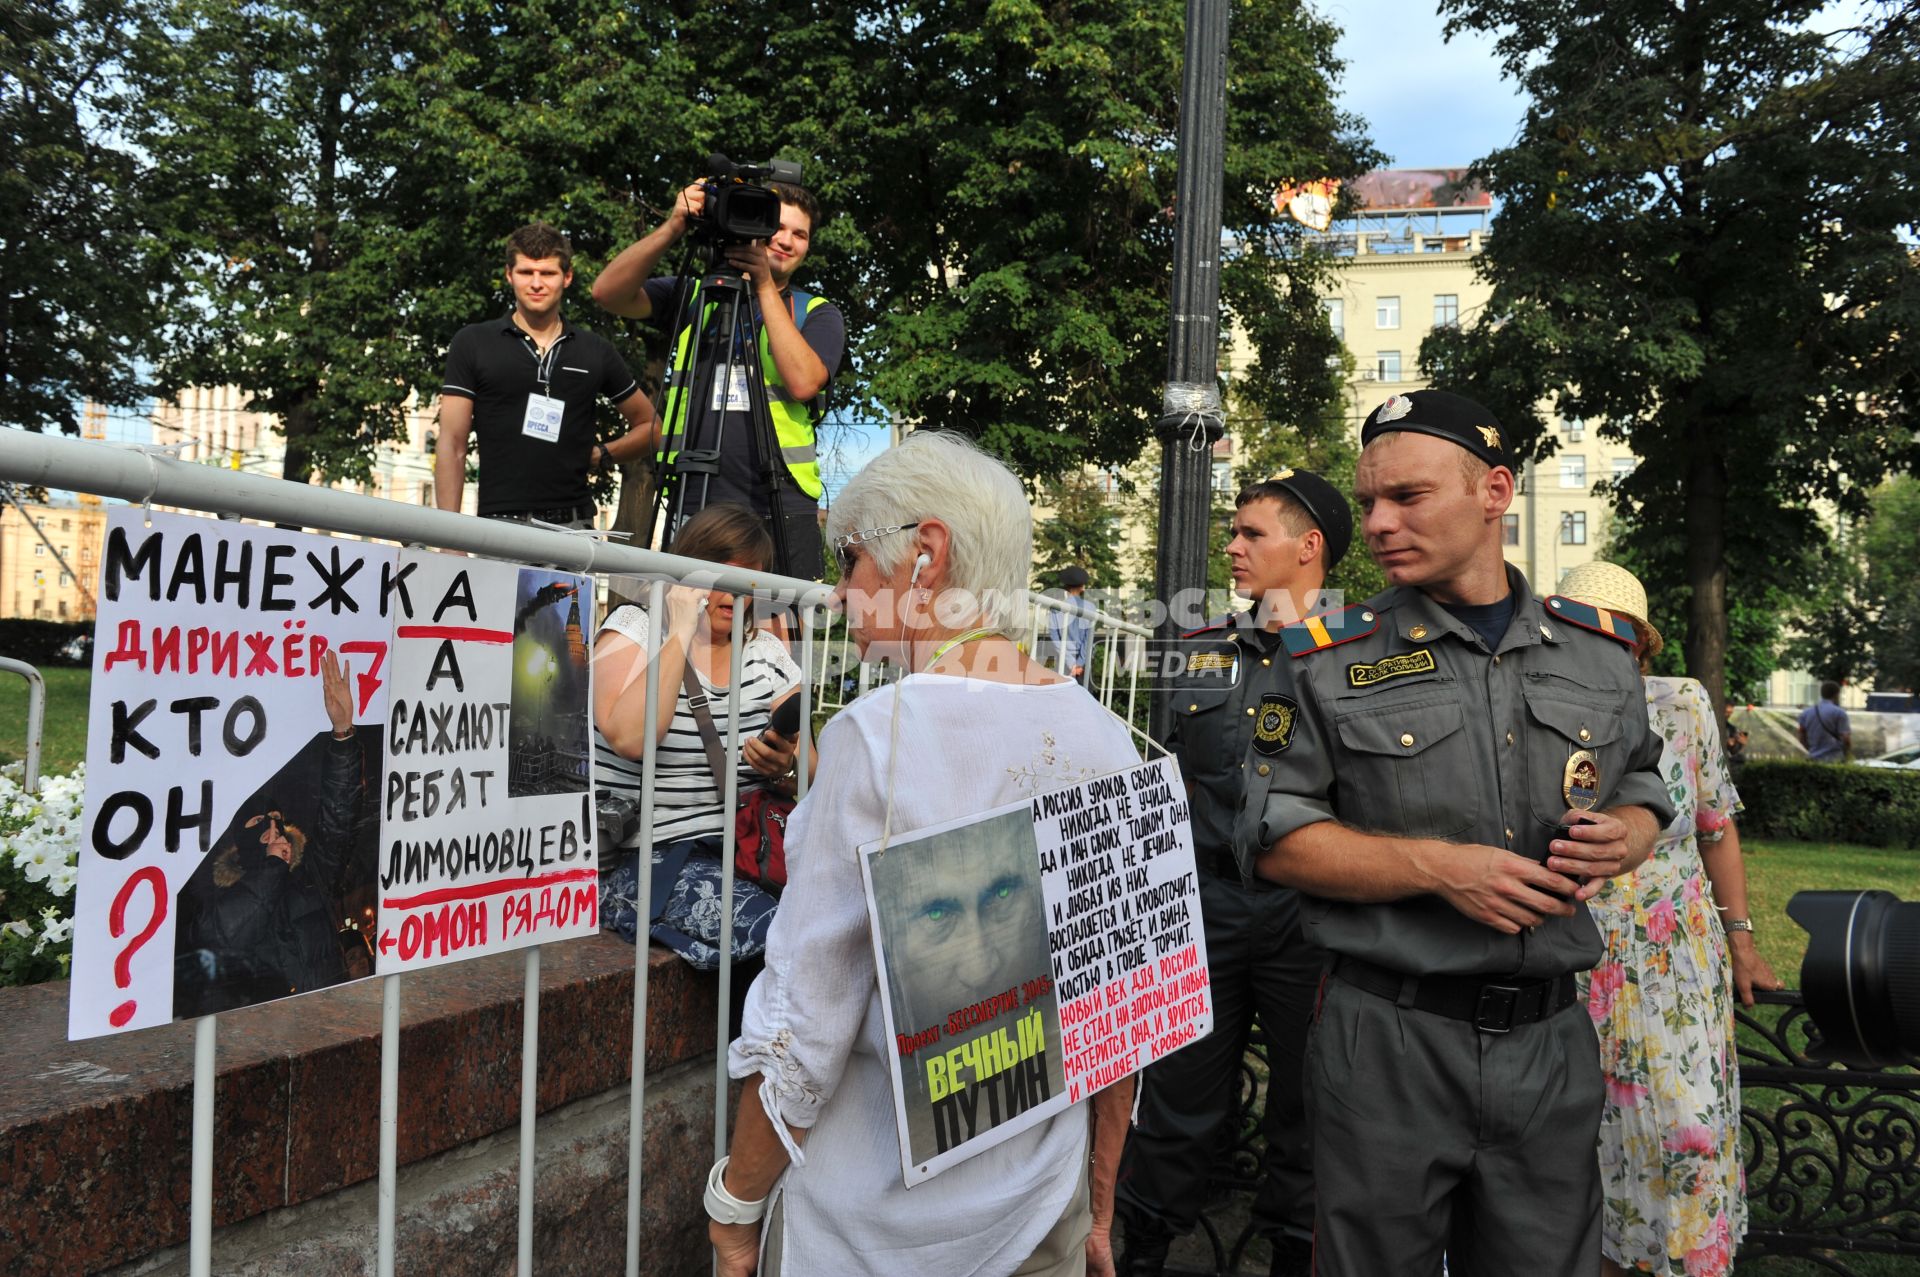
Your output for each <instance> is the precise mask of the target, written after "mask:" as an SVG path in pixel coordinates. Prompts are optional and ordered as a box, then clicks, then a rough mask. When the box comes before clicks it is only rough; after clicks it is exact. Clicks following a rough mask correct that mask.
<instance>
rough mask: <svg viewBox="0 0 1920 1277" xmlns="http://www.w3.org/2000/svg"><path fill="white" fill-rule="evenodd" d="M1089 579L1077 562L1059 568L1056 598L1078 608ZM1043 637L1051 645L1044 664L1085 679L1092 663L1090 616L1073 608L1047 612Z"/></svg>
mask: <svg viewBox="0 0 1920 1277" xmlns="http://www.w3.org/2000/svg"><path fill="white" fill-rule="evenodd" d="M1090 579H1091V578H1089V577H1088V576H1087V570H1086V569H1085V568H1083V567H1081V566H1080V565H1079V564H1078V563H1071V564H1068V565H1067V566H1066V567H1064V568H1062V569H1061V570H1060V597H1061V598H1063V599H1065V600H1066V601H1067V602H1068V603H1069V604H1070V605H1072V606H1074V607H1076V608H1078V607H1083V606H1085V603H1086V594H1087V585H1088V582H1089V581H1090ZM1046 626H1047V638H1048V639H1049V640H1050V641H1051V643H1052V647H1051V649H1050V652H1049V654H1048V655H1047V657H1046V663H1047V664H1048V665H1051V666H1053V667H1054V668H1055V669H1057V670H1059V671H1060V672H1061V673H1063V674H1071V675H1072V676H1073V677H1074V678H1076V679H1079V680H1080V681H1081V682H1083V683H1084V682H1086V680H1087V666H1089V665H1091V664H1092V663H1093V618H1092V617H1091V616H1088V615H1085V614H1082V613H1080V612H1077V611H1059V612H1056V611H1053V610H1052V609H1048V611H1047V619H1046Z"/></svg>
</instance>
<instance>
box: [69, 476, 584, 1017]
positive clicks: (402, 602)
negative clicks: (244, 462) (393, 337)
mask: <svg viewBox="0 0 1920 1277" xmlns="http://www.w3.org/2000/svg"><path fill="white" fill-rule="evenodd" d="M101 571H102V577H101V587H100V593H99V596H98V597H99V603H100V607H99V620H98V633H99V636H100V638H99V641H98V642H96V644H95V646H94V676H93V686H92V704H91V707H90V717H89V729H88V738H87V796H86V804H85V809H84V811H85V815H84V822H85V823H84V828H83V830H82V832H81V850H80V866H79V869H80V872H79V890H78V898H77V900H76V905H75V915H74V958H73V984H72V993H71V999H70V1002H69V1009H68V1036H69V1037H70V1038H75V1039H78V1038H85V1037H93V1036H97V1035H100V1034H105V1033H114V1032H120V1031H124V1030H131V1029H137V1028H144V1027H147V1026H149V1025H154V1024H164V1023H167V1022H168V1021H169V1020H173V1019H178V1018H183V1017H187V1016H197V1015H206V1014H211V1013H215V1012H219V1011H225V1010H229V1009H232V1008H235V1007H241V1006H247V1005H251V1004H254V1003H258V1002H265V1001H271V1000H274V999H278V998H285V997H290V996H293V995H296V994H301V993H306V992H309V991H311V990H313V989H318V988H325V987H328V986H330V985H335V984H340V983H343V982H345V981H348V980H353V979H359V978H363V977H366V976H369V975H372V974H375V973H377V972H378V973H384V972H389V971H396V970H410V969H413V968H415V967H421V966H429V965H434V964H436V963H439V962H445V961H448V960H451V959H454V958H458V957H469V956H477V955H480V954H484V953H491V952H497V951H499V950H501V949H507V948H518V947H521V946H523V945H527V944H537V943H541V942H543V941H546V940H550V939H562V938H565V937H569V936H576V935H586V934H590V933H591V932H592V931H593V929H594V927H595V925H596V923H597V915H598V903H599V901H598V884H597V875H596V872H595V855H594V840H593V833H594V830H593V804H592V792H593V789H592V771H591V749H590V736H589V733H590V730H591V728H590V723H589V718H588V715H589V706H590V704H591V696H590V689H589V670H588V666H589V664H590V663H589V662H588V660H587V657H586V649H585V640H584V637H583V634H584V633H590V632H591V630H590V621H591V617H590V605H589V603H588V602H587V600H588V599H589V598H590V592H589V589H588V581H589V579H588V578H585V577H578V576H572V575H569V574H564V573H555V572H550V571H545V570H540V569H532V568H521V567H518V566H515V565H511V564H498V563H489V562H485V561H482V560H475V559H467V558H463V557H458V556H448V555H437V554H430V553H425V552H420V551H404V552H403V551H400V550H397V549H395V548H393V547H391V546H381V545H371V544H366V543H363V542H359V541H353V540H347V539H344V538H331V537H323V536H313V535H309V534H305V533H300V532H287V531H281V530H278V529H274V528H265V527H257V526H253V525H248V524H242V523H238V522H230V521H223V520H215V519H205V518H194V517H188V516H181V515H168V514H159V515H152V516H150V517H149V516H148V515H147V514H146V513H145V512H144V511H143V510H141V509H138V508H133V507H127V508H122V509H117V510H115V511H113V512H112V513H111V515H110V516H109V519H108V528H107V542H106V549H105V553H104V555H103V558H102V565H101ZM583 622H584V623H583ZM483 636H486V637H483Z"/></svg>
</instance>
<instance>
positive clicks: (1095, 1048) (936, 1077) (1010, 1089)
mask: <svg viewBox="0 0 1920 1277" xmlns="http://www.w3.org/2000/svg"><path fill="white" fill-rule="evenodd" d="M1182 792H1183V791H1182V787H1181V784H1180V777H1179V769H1178V767H1177V766H1176V765H1175V764H1174V763H1173V762H1172V760H1170V759H1167V760H1161V761H1160V762H1156V763H1150V764H1146V765H1144V766H1142V767H1139V768H1132V769H1129V770H1127V771H1124V772H1116V773H1113V774H1112V775H1109V776H1102V777H1097V778H1095V779H1093V780H1090V781H1085V782H1082V783H1079V784H1076V785H1071V786H1068V787H1066V788H1064V789H1058V790H1053V791H1049V792H1047V793H1044V794H1041V795H1038V796H1037V797H1035V798H1034V799H1033V800H1031V802H1023V803H1017V804H1013V805H1010V806H1007V807H1002V808H998V809H996V810H994V811H991V812H987V813H984V814H982V815H978V816H971V817H967V818H964V819H962V820H958V821H950V822H947V823H945V824H942V825H937V826H933V827H931V828H928V829H922V830H917V831H915V832H914V833H912V834H911V835H905V836H902V837H900V838H897V839H895V840H894V841H893V842H892V843H891V845H889V846H888V847H887V848H886V850H885V851H881V850H880V849H879V845H878V844H877V843H870V844H867V845H866V846H863V847H862V848H860V852H861V868H862V872H863V875H864V880H865V884H866V891H867V907H868V914H869V919H870V922H871V926H872V937H873V945H874V955H875V963H876V967H877V969H878V973H879V978H880V988H881V1006H882V1008H883V1009H884V1011H885V1014H886V1023H887V1032H888V1035H889V1036H890V1037H891V1038H892V1040H893V1042H894V1058H893V1061H892V1064H893V1069H892V1073H893V1083H894V1115H895V1119H896V1124H897V1126H898V1131H899V1137H900V1150H901V1170H902V1173H903V1175H904V1177H905V1180H906V1183H907V1186H908V1187H910V1188H911V1187H912V1186H914V1185H916V1184H919V1183H922V1182H924V1181H925V1180H927V1179H929V1178H931V1177H932V1176H934V1175H938V1174H939V1173H940V1172H941V1171H943V1170H946V1169H947V1168H948V1167H951V1166H953V1165H956V1164H957V1163H959V1162H961V1161H964V1160H965V1159H967V1158H969V1157H972V1156H973V1155H975V1154H976V1153H979V1152H981V1151H982V1150H984V1149H987V1148H991V1147H993V1146H994V1145H996V1144H999V1143H1002V1142H1004V1141H1006V1140H1008V1139H1011V1138H1013V1137H1014V1136H1016V1135H1018V1134H1019V1133H1020V1132H1022V1131H1025V1130H1028V1129H1030V1128H1031V1127H1033V1126H1034V1125H1036V1124H1037V1123H1039V1122H1042V1121H1045V1120H1046V1119H1048V1118H1050V1117H1052V1116H1054V1115H1055V1114H1058V1113H1059V1112H1061V1111H1062V1110H1063V1109H1065V1108H1067V1107H1068V1106H1070V1105H1072V1104H1074V1103H1076V1102H1078V1101H1079V1100H1081V1099H1084V1098H1085V1097H1086V1096H1088V1095H1090V1094H1092V1093H1093V1092H1094V1091H1096V1090H1099V1089H1101V1088H1103V1087H1105V1086H1108V1085H1111V1084H1112V1083H1113V1082H1116V1081H1119V1080H1120V1079H1122V1078H1124V1077H1126V1076H1127V1075H1129V1074H1131V1073H1134V1072H1137V1071H1138V1070H1140V1069H1141V1068H1144V1067H1145V1066H1146V1065H1147V1064H1149V1063H1151V1062H1152V1061H1153V1060H1155V1059H1158V1058H1159V1057H1160V1056H1161V1055H1164V1054H1166V1053H1167V1052H1168V1051H1171V1050H1174V1049H1176V1048H1177V1047H1179V1046H1182V1045H1185V1044H1186V1043H1187V1042H1190V1041H1192V1040H1194V1039H1195V1038H1197V1037H1199V1036H1201V1035H1202V1034H1204V1033H1206V1032H1207V1031H1208V1030H1209V1029H1210V1028H1211V1027H1212V1023H1213V1007H1212V1001H1211V997H1210V994H1209V991H1208V985H1207V976H1206V973H1207V965H1206V946H1205V941H1204V940H1203V939H1202V938H1201V936H1200V934H1199V932H1200V928H1199V925H1198V924H1199V918H1200V907H1199V888H1198V885H1197V882H1196V879H1195V877H1194V865H1193V839H1192V834H1191V831H1190V829H1189V827H1188V824H1187V815H1186V806H1185V799H1184V797H1176V795H1179V794H1182ZM1135 828H1137V829H1138V830H1139V831H1140V832H1139V833H1137V834H1135V833H1133V832H1130V831H1132V830H1134V829H1135ZM1163 973H1164V974H1163ZM1175 990H1180V991H1182V992H1181V996H1180V998H1179V999H1178V1002H1177V1005H1176V1004H1175V1003H1174V1002H1173V1001H1172V1000H1171V995H1172V993H1173V991H1175ZM1109 999H1112V1000H1111V1001H1109ZM1195 999H1197V1001H1195ZM1156 1000H1158V1001H1160V1003H1161V1005H1158V1006H1150V1005H1149V1004H1150V1003H1153V1002H1155V1001H1156ZM1136 1008H1137V1010H1138V1015H1139V1023H1138V1025H1137V1026H1136V1025H1135V1024H1133V1023H1132V1022H1131V1021H1130V1020H1120V1019H1119V1018H1118V1017H1120V1016H1125V1015H1126V1014H1127V1013H1128V1012H1129V1011H1132V1010H1135V1009H1136ZM1156 1016H1157V1017H1159V1019H1158V1021H1156V1018H1155V1017H1156ZM1176 1017H1177V1020H1178V1023H1177V1026H1176V1025H1175V1024H1174V1023H1173V1021H1174V1019H1175V1018H1176ZM1137 1039H1142V1040H1137Z"/></svg>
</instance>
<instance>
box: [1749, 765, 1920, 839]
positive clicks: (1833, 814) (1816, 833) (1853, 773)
mask: <svg viewBox="0 0 1920 1277" xmlns="http://www.w3.org/2000/svg"><path fill="white" fill-rule="evenodd" d="M1739 784H1740V797H1741V798H1742V799H1743V800H1744V801H1745V802H1746V810H1745V811H1744V812H1743V813H1742V814H1741V816H1740V833H1741V837H1742V838H1743V839H1745V838H1749V837H1751V838H1794V839H1804V840H1808V841H1813V842H1850V843H1859V844H1862V845H1863V846H1868V847H1920V772H1912V771H1907V770H1905V769H1902V768H1891V767H1859V766H1853V765H1850V764H1845V763H1807V762H1759V761H1756V762H1751V763H1748V764H1747V765H1746V766H1745V767H1744V768H1742V769H1741V772H1740V778H1739Z"/></svg>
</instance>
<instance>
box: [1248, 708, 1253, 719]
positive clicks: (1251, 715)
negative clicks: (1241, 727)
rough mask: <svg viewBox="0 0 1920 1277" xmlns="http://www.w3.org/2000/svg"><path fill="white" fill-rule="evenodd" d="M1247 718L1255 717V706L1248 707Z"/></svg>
mask: <svg viewBox="0 0 1920 1277" xmlns="http://www.w3.org/2000/svg"><path fill="white" fill-rule="evenodd" d="M1247 717H1248V718H1252V717H1253V706H1251V705H1249V706H1247Z"/></svg>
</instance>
